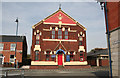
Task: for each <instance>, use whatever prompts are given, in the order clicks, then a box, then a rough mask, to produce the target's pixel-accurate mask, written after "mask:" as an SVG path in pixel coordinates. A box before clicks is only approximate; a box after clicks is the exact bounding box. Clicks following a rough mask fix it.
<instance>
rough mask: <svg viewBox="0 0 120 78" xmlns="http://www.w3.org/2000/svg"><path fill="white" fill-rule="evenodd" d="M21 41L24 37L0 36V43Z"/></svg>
mask: <svg viewBox="0 0 120 78" xmlns="http://www.w3.org/2000/svg"><path fill="white" fill-rule="evenodd" d="M23 40H26V37H25V36H15V35H0V42H23Z"/></svg>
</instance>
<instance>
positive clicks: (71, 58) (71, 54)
mask: <svg viewBox="0 0 120 78" xmlns="http://www.w3.org/2000/svg"><path fill="white" fill-rule="evenodd" d="M70 61H73V52H70Z"/></svg>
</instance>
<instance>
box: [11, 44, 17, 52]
mask: <svg viewBox="0 0 120 78" xmlns="http://www.w3.org/2000/svg"><path fill="white" fill-rule="evenodd" d="M13 45H14V46H13ZM15 48H16V44H15V43H12V44H11V45H10V51H15Z"/></svg>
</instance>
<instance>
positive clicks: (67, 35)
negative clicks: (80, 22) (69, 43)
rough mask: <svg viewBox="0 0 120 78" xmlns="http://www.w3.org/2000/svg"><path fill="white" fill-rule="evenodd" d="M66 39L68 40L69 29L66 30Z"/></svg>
mask: <svg viewBox="0 0 120 78" xmlns="http://www.w3.org/2000/svg"><path fill="white" fill-rule="evenodd" d="M65 39H68V29H67V28H65Z"/></svg>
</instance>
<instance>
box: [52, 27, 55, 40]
mask: <svg viewBox="0 0 120 78" xmlns="http://www.w3.org/2000/svg"><path fill="white" fill-rule="evenodd" d="M52 39H55V28H52Z"/></svg>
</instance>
